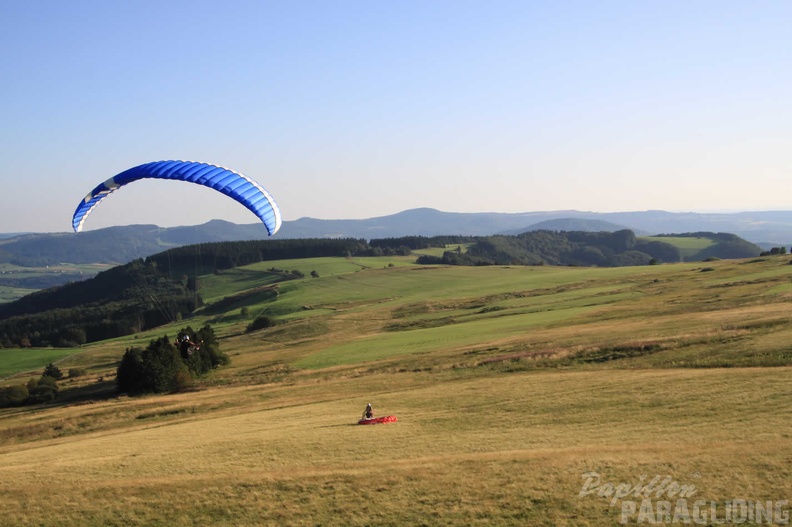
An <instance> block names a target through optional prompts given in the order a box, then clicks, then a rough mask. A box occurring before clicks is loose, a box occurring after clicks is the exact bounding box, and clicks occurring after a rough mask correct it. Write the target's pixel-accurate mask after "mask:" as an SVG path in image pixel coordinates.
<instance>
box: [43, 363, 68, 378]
mask: <svg viewBox="0 0 792 527" xmlns="http://www.w3.org/2000/svg"><path fill="white" fill-rule="evenodd" d="M42 376H43V377H52V378H53V379H62V378H63V372H61V371H60V368H58V367H57V366H55V365H54V364H52V363H51V362H50V363H49V364H47V365H46V366H45V367H44V374H43V375H42Z"/></svg>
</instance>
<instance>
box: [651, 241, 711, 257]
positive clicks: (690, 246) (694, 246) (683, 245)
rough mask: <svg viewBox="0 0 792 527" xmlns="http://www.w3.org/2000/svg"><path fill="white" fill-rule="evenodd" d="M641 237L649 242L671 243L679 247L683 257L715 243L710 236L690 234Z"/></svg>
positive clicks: (692, 254)
mask: <svg viewBox="0 0 792 527" xmlns="http://www.w3.org/2000/svg"><path fill="white" fill-rule="evenodd" d="M640 239H641V240H644V241H648V242H663V243H670V244H671V245H673V246H675V247H677V248H678V249H679V253H680V254H681V255H682V258H683V259H684V258H688V257H691V256H694V255H696V254H698V253H699V252H701V251H703V250H704V249H706V248H707V247H709V246H710V245H714V244H715V241H714V240H712V239H710V238H701V237H696V238H693V237H690V236H641V237H640Z"/></svg>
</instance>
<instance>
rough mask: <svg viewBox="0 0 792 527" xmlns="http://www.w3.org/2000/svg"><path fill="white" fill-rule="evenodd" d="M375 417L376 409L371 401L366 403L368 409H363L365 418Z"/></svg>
mask: <svg viewBox="0 0 792 527" xmlns="http://www.w3.org/2000/svg"><path fill="white" fill-rule="evenodd" d="M373 417H374V410H373V409H372V408H371V403H368V404H367V405H366V409H365V410H363V419H371V418H373Z"/></svg>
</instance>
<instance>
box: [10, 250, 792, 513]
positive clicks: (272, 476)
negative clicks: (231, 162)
mask: <svg viewBox="0 0 792 527" xmlns="http://www.w3.org/2000/svg"><path fill="white" fill-rule="evenodd" d="M273 267H274V268H277V269H285V270H289V271H291V270H294V269H297V270H299V271H301V272H303V273H304V274H305V278H300V279H296V280H290V281H287V282H280V283H278V284H274V276H273V275H272V274H271V273H269V272H268V269H270V268H273ZM311 271H316V273H318V275H319V276H318V277H316V278H312V277H311V276H310V273H311ZM790 283H792V266H790V265H788V261H787V260H786V259H784V258H766V259H761V260H734V261H727V260H723V261H717V262H707V263H706V264H702V263H700V262H699V263H685V264H673V265H657V266H646V267H629V268H608V269H598V268H564V267H549V266H541V267H495V266H491V267H442V266H431V267H422V266H416V265H413V264H411V263H410V261H409V259H406V258H405V259H399V258H370V259H369V258H366V259H358V258H355V259H345V258H321V259H315V260H293V261H279V262H266V263H262V264H257V265H254V266H249V267H246V268H240V269H235V270H229V271H226V272H223V273H221V274H218V275H211V276H205V277H202V278H201V279H200V284H201V287H202V294H203V295H204V297H205V298H206V299H207V300H208V302H209V304H208V305H207V307H206V308H205V310H204V311H203V312H202V314H199V315H198V316H197V317H195V318H194V319H191V320H185V321H183V322H182V323H180V324H177V325H174V326H172V327H165V328H159V329H157V330H154V331H149V332H146V333H145V334H141V335H137V336H129V337H124V338H119V339H115V340H114V341H108V342H104V343H96V344H91V345H88V346H84V347H83V348H82V349H81V350H79V351H80V353H78V354H75V355H72V356H68V357H65V358H63V359H62V360H61V361H60V362H59V366H60V367H61V369H67V368H71V367H76V368H80V369H84V370H86V372H87V373H86V375H84V376H82V377H78V378H76V379H69V380H67V381H63V382H62V383H61V398H60V400H59V401H60V402H58V403H56V404H52V405H47V406H43V407H29V408H13V409H3V410H0V492H1V493H2V495H3V496H4V499H3V500H0V518H3V521H2V522H0V523H3V524H8V525H46V526H48V525H53V526H54V525H87V526H99V525H102V526H104V525H119V526H121V525H162V526H165V525H168V526H171V525H175V526H182V525H183V526H193V525H245V526H247V525H250V526H254V525H256V526H257V525H332V526H335V525H338V526H346V525H352V526H356V525H361V526H362V525H377V526H379V525H383V526H389V525H392V526H398V525H430V526H434V525H438V526H439V525H460V526H462V525H464V526H467V525H491V526H524V525H548V526H550V525H569V526H573V525H575V526H577V525H583V526H599V525H603V526H604V525H619V524H620V523H619V520H620V515H621V513H622V507H627V509H629V507H628V506H629V504H630V500H628V499H626V498H625V499H614V500H613V502H612V501H611V499H612V498H611V497H605V496H600V495H598V494H597V493H596V492H594V493H589V494H585V493H584V494H583V495H581V490H582V487H583V485H584V483H585V481H586V476H585V475H586V474H587V473H592V472H596V473H597V474H599V476H600V477H601V480H602V482H603V483H606V482H610V483H612V484H613V485H614V486H615V485H617V484H621V483H624V484H630V485H634V484H636V483H638V482H640V481H641V478H642V477H643V478H644V482H647V481H649V480H650V479H652V478H653V477H655V476H660V477H663V478H665V477H669V478H671V479H672V480H673V481H674V482H676V483H678V484H679V485H687V486H695V489H696V494H695V500H705V501H706V503H707V506H708V507H710V506H712V507H713V508H712V509H710V508H708V509H707V514H709V516H708V517H707V518H706V521H704V522H703V523H701V522H699V524H703V525H707V524H709V525H717V524H722V523H723V521H722V520H723V517H724V516H723V515H724V514H725V512H724V511H725V508H726V507H727V506H731V505H728V504H730V503H731V502H732V500H750V501H751V502H752V503H754V502H756V501H761V502H762V503H766V502H768V501H770V502H772V503H780V502H782V501H783V500H790V497H792V478H791V477H790V476H792V468H791V467H792V431H790V427H789V423H790V419H792V398H790V396H789V386H790V384H789V379H790V373H791V368H790V365H792V351H790V350H791V349H792V346H790V344H789V343H790V342H792V324H790V322H792V316H791V315H790V313H789V302H790V299H792V289H791V288H790V287H789V284H790ZM269 287H275V289H276V290H277V295H273V294H271V293H268V294H263V293H262V291H267V288H269ZM224 299H225V300H224ZM213 306H214V310H213ZM217 306H226V307H227V310H218V309H217ZM243 306H246V307H248V308H249V310H250V313H251V318H252V317H253V316H256V315H257V314H267V315H268V316H271V317H273V318H274V319H275V320H276V321H277V324H276V325H274V326H273V327H271V328H268V329H266V330H262V331H257V332H254V333H249V334H246V333H244V328H245V326H246V325H247V323H249V322H250V320H251V319H250V318H248V319H245V318H243V317H242V316H241V315H240V313H239V311H240V308H241V307H243ZM207 322H208V323H211V324H213V325H214V326H215V327H216V328H217V331H218V334H219V335H220V336H221V346H222V349H223V351H225V352H227V353H228V354H229V355H230V357H231V360H232V362H231V364H230V365H229V366H226V367H224V368H221V369H219V370H217V371H215V372H213V373H212V374H211V375H209V376H208V377H206V378H204V379H202V381H201V383H200V384H199V385H198V386H196V387H195V388H194V389H193V390H191V391H187V392H183V393H177V394H170V395H160V396H146V397H137V398H129V397H125V396H124V397H118V396H116V395H114V392H113V376H114V371H115V368H116V366H117V363H118V360H119V359H120V357H121V355H122V354H123V352H124V349H126V348H127V347H129V346H131V345H144V344H145V343H146V342H147V341H148V339H150V338H153V337H157V336H161V335H162V334H168V335H170V336H173V335H174V334H175V332H176V330H177V329H178V328H179V327H182V326H184V325H186V324H188V323H189V324H190V325H192V326H193V327H197V326H200V325H203V324H204V323H207ZM44 351H47V350H41V351H37V352H35V353H43V352H44ZM8 353H9V355H8V357H17V358H19V357H24V358H26V359H34V356H33V355H30V356H27V355H25V354H27V353H34V352H33V351H32V350H13V351H9V352H8ZM0 357H3V356H2V355H0ZM15 360H16V359H15ZM50 360H53V359H52V358H48V359H46V361H47V362H48V361H50ZM36 361H38V362H36ZM42 361H45V357H44V356H41V357H39V358H36V359H35V360H33V362H31V363H27V364H26V365H25V366H16V367H15V368H16V369H14V368H12V369H10V370H9V371H16V370H18V369H24V368H28V367H29V368H30V370H31V372H35V371H39V370H40V368H41V367H43V364H46V362H42ZM3 366H4V367H5V364H4V365H3ZM29 377H30V373H24V374H20V375H18V376H17V377H15V378H12V379H9V380H6V381H4V382H3V384H5V385H8V384H12V383H14V382H25V381H27V379H28V378H29ZM367 402H371V403H372V404H373V406H374V409H375V412H376V413H377V414H378V415H387V414H392V415H396V416H397V417H398V422H396V423H393V424H387V425H377V426H358V425H356V424H355V422H356V420H357V419H358V417H359V415H360V413H361V412H362V410H363V408H364V406H365V404H366V403H367ZM676 499H677V497H673V499H672V498H669V496H668V495H666V496H665V497H663V496H661V497H660V498H655V499H654V500H653V501H652V506H653V507H657V506H659V507H660V509H661V510H660V512H659V513H658V512H657V510H656V509H653V516H652V517H653V519H655V520H657V519H658V518H659V520H660V521H659V523H668V524H671V523H672V522H671V521H670V520H668V521H665V522H664V521H663V519H664V513H663V511H662V507H663V506H664V505H663V504H662V503H660V505H658V503H659V502H662V501H664V500H670V503H671V504H672V505H673V504H675V503H676ZM695 500H694V499H691V500H690V501H689V503H688V505H689V507H690V508H691V511H690V512H691V514H692V508H693V502H694V501H695ZM640 504H641V500H640V499H639V500H638V501H637V505H640ZM711 510H715V511H716V516H715V517H714V518H713V516H712V513H711V512H710V511H711ZM786 510H788V507H787V509H786ZM628 512H629V511H628ZM644 514H645V516H644V520H645V521H644V522H643V523H648V522H647V521H646V514H648V513H646V511H644ZM718 514H719V515H720V516H718ZM729 514H731V510H730V511H729ZM669 518H670V516H669ZM627 519H628V520H629V523H630V524H635V523H636V521H637V512H636V513H635V514H633V515H632V516H630V517H629V518H627ZM738 519H739V518H738ZM656 523H657V522H656ZM678 523H680V522H678ZM690 523H693V524H696V523H694V522H690ZM736 523H743V524H746V525H752V524H756V522H754V523H752V522H750V521H747V520H746V521H745V522H736ZM762 524H766V522H765V523H762Z"/></svg>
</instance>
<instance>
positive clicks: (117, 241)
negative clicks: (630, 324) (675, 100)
mask: <svg viewBox="0 0 792 527" xmlns="http://www.w3.org/2000/svg"><path fill="white" fill-rule="evenodd" d="M548 222H550V223H548ZM554 222H560V223H554ZM597 222H606V223H604V224H602V223H597ZM597 225H599V226H597ZM587 226H588V227H587ZM625 228H627V229H631V230H633V231H634V232H636V233H638V234H640V235H644V234H646V235H650V234H669V233H680V232H703V231H706V232H725V233H732V234H736V235H738V236H740V237H741V238H744V239H746V240H748V241H750V242H753V243H756V244H757V245H760V246H762V247H764V248H768V247H770V246H775V245H779V246H782V245H786V246H789V245H791V244H792V211H777V212H740V213H732V214H728V213H723V214H699V213H674V212H664V211H643V212H612V213H597V212H580V211H570V210H566V211H552V212H524V213H512V214H509V213H491V212H480V213H460V212H441V211H438V210H435V209H429V208H422V209H413V210H407V211H403V212H399V213H397V214H392V215H389V216H380V217H376V218H369V219H361V220H320V219H314V218H300V219H298V220H294V221H286V222H284V224H283V227H282V228H281V230H280V232H279V233H278V234H277V235H276V236H275V238H277V239H290V238H356V239H367V240H368V239H372V238H396V237H401V236H439V235H466V236H489V235H493V234H497V233H506V232H525V231H526V230H536V229H548V230H567V231H572V230H578V231H582V230H593V231H600V230H605V231H614V230H621V229H625ZM1 238H2V237H0V263H14V264H17V265H22V266H37V265H38V266H42V265H52V264H57V263H61V262H68V263H126V262H129V261H132V260H134V259H135V258H142V257H146V256H149V255H152V254H155V253H158V252H160V251H162V250H164V249H167V248H169V247H175V246H180V245H189V244H196V243H206V242H215V241H240V240H261V239H266V238H267V233H266V229H265V228H264V226H263V225H262V224H260V223H254V224H247V225H237V224H234V223H229V222H226V221H222V220H212V221H210V222H208V223H205V224H203V225H196V226H187V227H172V228H160V227H157V226H156V225H129V226H123V227H109V228H106V229H98V230H95V231H88V232H82V233H79V234H74V233H55V234H28V235H23V236H16V237H12V238H7V239H1Z"/></svg>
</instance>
